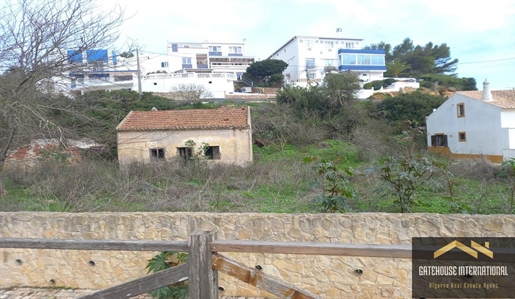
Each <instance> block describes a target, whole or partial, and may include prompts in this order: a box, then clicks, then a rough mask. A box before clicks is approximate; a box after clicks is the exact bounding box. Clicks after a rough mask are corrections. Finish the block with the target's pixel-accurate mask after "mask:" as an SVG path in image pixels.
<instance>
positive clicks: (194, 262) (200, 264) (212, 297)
mask: <svg viewBox="0 0 515 299" xmlns="http://www.w3.org/2000/svg"><path fill="white" fill-rule="evenodd" d="M215 238H216V233H215V232H204V231H202V232H196V233H193V234H191V235H190V236H189V239H188V246H189V252H188V254H189V256H188V264H189V265H190V275H189V293H190V299H218V272H217V271H216V270H213V268H212V259H213V257H212V253H211V241H213V240H215Z"/></svg>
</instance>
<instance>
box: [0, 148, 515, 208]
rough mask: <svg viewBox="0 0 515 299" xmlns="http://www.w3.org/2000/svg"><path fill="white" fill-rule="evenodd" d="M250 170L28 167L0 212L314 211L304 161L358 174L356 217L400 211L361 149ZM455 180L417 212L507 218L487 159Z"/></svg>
mask: <svg viewBox="0 0 515 299" xmlns="http://www.w3.org/2000/svg"><path fill="white" fill-rule="evenodd" d="M254 154H255V159H254V163H252V164H251V165H249V166H248V167H239V166H234V165H221V164H216V165H208V164H207V163H204V162H203V163H187V164H186V165H181V164H180V163H175V162H169V163H151V164H132V165H130V166H129V167H127V168H123V169H120V168H119V167H118V164H117V163H115V162H112V163H109V162H107V163H106V162H101V161H84V162H82V163H81V164H77V165H66V164H63V163H58V162H52V161H47V162H43V163H41V164H39V165H38V166H36V167H35V168H32V169H30V170H27V169H25V170H22V169H10V170H8V171H7V173H6V177H7V184H6V188H7V190H8V195H7V197H5V198H3V199H2V200H1V201H0V210H1V211H70V212H85V211H115V212H119V211H128V212H131V211H210V212H279V213H300V212H318V211H320V207H319V206H317V205H316V204H315V203H314V202H313V198H315V197H316V196H317V195H319V193H320V189H319V188H315V187H314V186H315V185H316V184H314V183H315V182H316V180H317V179H318V178H317V175H316V174H315V173H314V170H313V169H312V165H310V164H306V163H304V162H302V160H303V158H305V157H307V156H318V157H321V158H323V159H326V160H336V159H337V160H338V163H340V165H342V166H343V165H344V166H351V167H353V168H354V169H355V170H356V172H355V175H354V176H353V177H352V179H351V183H352V185H353V187H354V188H355V189H356V191H357V193H358V195H359V196H358V199H356V200H353V201H351V202H349V206H350V210H351V211H353V212H379V211H380V212H398V207H397V206H395V204H394V203H393V202H394V201H393V198H390V197H384V196H383V195H382V193H381V192H380V191H381V189H382V188H384V182H383V181H381V179H380V178H379V176H378V175H377V173H376V172H374V171H373V165H374V164H373V163H372V162H367V161H363V160H362V159H361V158H362V156H361V154H360V148H359V146H356V145H353V144H351V143H349V142H345V141H341V140H326V141H321V142H319V143H317V144H314V145H309V146H292V145H286V146H285V147H284V148H283V149H282V150H281V149H280V148H278V147H275V146H267V147H255V148H254ZM444 162H445V163H447V164H448V169H449V171H450V172H451V173H452V175H453V178H454V179H455V182H456V183H455V184H453V185H452V188H453V190H452V191H453V196H450V192H449V188H448V186H449V185H448V184H447V183H448V182H447V181H446V180H447V179H446V177H444V176H438V177H437V178H436V179H435V180H434V181H433V182H431V184H429V185H428V186H427V187H426V188H424V189H423V190H421V191H420V192H418V193H417V194H415V197H416V199H417V201H418V203H419V204H417V205H416V207H415V209H414V211H416V212H431V213H477V214H492V213H507V211H508V195H509V188H510V182H509V181H508V180H509V179H510V177H509V176H504V177H503V176H502V169H501V168H500V167H499V166H495V165H492V164H490V163H488V162H486V161H470V160H469V161H466V160H465V161H455V160H448V161H444Z"/></svg>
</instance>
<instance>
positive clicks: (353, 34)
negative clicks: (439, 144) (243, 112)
mask: <svg viewBox="0 0 515 299" xmlns="http://www.w3.org/2000/svg"><path fill="white" fill-rule="evenodd" d="M106 3H107V4H109V3H112V4H114V3H116V2H115V0H106V1H105V2H104V4H106ZM117 3H118V4H119V5H120V6H122V7H123V8H125V9H126V12H125V13H126V16H132V17H130V18H129V19H128V20H127V21H126V22H125V24H124V26H123V28H122V31H121V40H124V39H125V38H132V39H134V40H136V41H137V42H138V43H139V44H140V45H141V46H142V48H143V51H148V52H153V53H163V54H164V53H166V47H167V42H171V41H176V42H200V41H205V40H207V41H210V42H240V41H243V39H246V40H247V55H249V56H255V57H256V58H257V59H266V58H267V57H268V56H269V55H271V54H272V53H273V52H274V51H275V50H277V49H278V48H279V47H281V46H282V45H283V44H284V43H286V42H287V41H288V40H289V39H290V38H292V37H293V36H295V35H309V36H322V37H336V36H337V35H336V34H337V33H336V28H342V33H341V37H345V38H358V39H363V45H370V44H375V43H379V42H381V41H384V42H386V43H389V44H391V45H392V46H396V45H399V44H400V43H402V41H403V40H404V39H405V38H410V39H411V40H413V42H414V44H415V45H425V44H427V43H428V42H432V43H433V44H438V45H440V44H442V43H446V44H447V45H448V46H449V47H450V48H451V57H452V58H453V59H454V58H458V59H459V65H458V69H457V73H458V77H473V78H475V79H476V81H477V83H478V85H477V87H478V89H480V90H481V89H483V86H482V82H483V81H484V80H485V78H486V79H488V81H490V86H491V88H492V89H513V88H515V0H490V1H463V0H427V1H426V0H390V1H388V0H202V1H201V0H188V1H185V0H184V1H182V0H181V1H165V0H118V2H117Z"/></svg>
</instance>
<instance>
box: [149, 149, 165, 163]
mask: <svg viewBox="0 0 515 299" xmlns="http://www.w3.org/2000/svg"><path fill="white" fill-rule="evenodd" d="M150 158H151V159H152V160H161V159H164V158H165V149H164V148H151V149H150Z"/></svg>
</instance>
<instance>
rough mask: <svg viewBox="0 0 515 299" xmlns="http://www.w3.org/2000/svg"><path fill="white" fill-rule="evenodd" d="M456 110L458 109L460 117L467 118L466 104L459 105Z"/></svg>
mask: <svg viewBox="0 0 515 299" xmlns="http://www.w3.org/2000/svg"><path fill="white" fill-rule="evenodd" d="M456 108H457V109H458V117H465V104H464V103H459V104H458V105H457V106H456Z"/></svg>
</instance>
